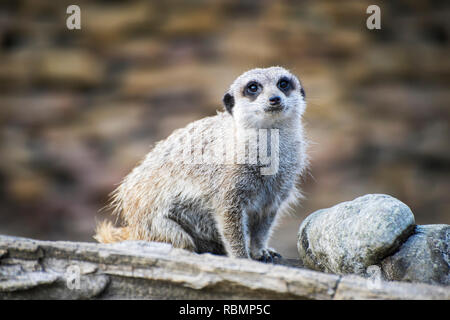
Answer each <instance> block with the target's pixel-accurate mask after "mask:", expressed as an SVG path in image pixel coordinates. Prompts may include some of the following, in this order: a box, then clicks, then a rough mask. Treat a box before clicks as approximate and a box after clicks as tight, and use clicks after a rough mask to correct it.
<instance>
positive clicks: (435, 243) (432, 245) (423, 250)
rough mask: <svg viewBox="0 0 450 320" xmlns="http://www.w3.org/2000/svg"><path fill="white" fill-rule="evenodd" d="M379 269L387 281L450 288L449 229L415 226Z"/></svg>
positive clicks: (440, 225) (433, 226)
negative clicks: (437, 285)
mask: <svg viewBox="0 0 450 320" xmlns="http://www.w3.org/2000/svg"><path fill="white" fill-rule="evenodd" d="M381 267H382V270H383V275H384V277H385V278H386V279H388V280H401V281H410V282H425V283H430V284H443V285H450V225H448V224H436V225H425V226H417V227H416V229H415V232H414V234H413V235H412V236H410V237H409V238H408V240H407V241H406V242H405V243H404V244H403V245H402V246H401V247H400V249H399V251H398V252H396V253H395V254H394V255H392V256H390V257H387V258H386V259H384V260H383V261H382V263H381Z"/></svg>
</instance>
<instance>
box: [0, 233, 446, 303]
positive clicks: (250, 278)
mask: <svg viewBox="0 0 450 320" xmlns="http://www.w3.org/2000/svg"><path fill="white" fill-rule="evenodd" d="M0 252H2V253H3V255H2V256H1V257H0V300H2V299H190V300H192V299H202V300H205V299H239V300H244V299H440V300H449V299H450V290H448V289H447V288H443V287H441V286H433V285H429V284H422V283H420V284H417V283H414V284H413V283H401V282H386V281H382V280H378V279H375V280H374V281H371V280H369V279H365V278H362V277H358V276H337V275H334V274H326V273H321V272H317V271H311V270H307V269H303V268H298V267H287V266H280V265H273V264H265V263H261V262H257V261H251V260H248V259H232V258H227V257H223V256H214V255H211V254H195V253H192V252H189V251H186V250H181V249H175V248H172V247H171V246H170V245H166V244H161V243H152V242H131V241H127V242H123V243H119V244H99V243H83V242H62V241H38V240H32V239H25V238H17V237H9V236H2V235H0ZM291 262H292V265H298V264H299V261H297V262H295V263H294V261H290V263H291ZM375 271H376V272H375V273H378V271H377V270H375ZM380 272H381V271H380ZM74 275H76V277H75V278H74V277H73V276H74ZM375 278H376V277H375ZM74 279H78V280H79V282H78V281H77V280H75V281H74ZM78 285H79V286H78Z"/></svg>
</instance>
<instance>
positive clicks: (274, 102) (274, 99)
mask: <svg viewBox="0 0 450 320" xmlns="http://www.w3.org/2000/svg"><path fill="white" fill-rule="evenodd" d="M269 101H270V105H271V106H276V105H278V104H280V102H281V98H280V97H279V96H272V97H270V98H269Z"/></svg>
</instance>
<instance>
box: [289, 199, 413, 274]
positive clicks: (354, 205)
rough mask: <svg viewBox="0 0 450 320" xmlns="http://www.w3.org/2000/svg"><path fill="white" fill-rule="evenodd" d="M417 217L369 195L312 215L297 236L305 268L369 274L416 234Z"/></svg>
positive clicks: (399, 205) (400, 204) (405, 208)
mask: <svg viewBox="0 0 450 320" xmlns="http://www.w3.org/2000/svg"><path fill="white" fill-rule="evenodd" d="M414 226H415V225H414V216H413V214H412V212H411V210H410V209H409V208H408V206H407V205H405V204H404V203H403V202H401V201H399V200H397V199H395V198H393V197H391V196H388V195H382V194H369V195H365V196H362V197H359V198H357V199H355V200H353V201H348V202H343V203H340V204H338V205H336V206H334V207H331V208H328V209H322V210H319V211H316V212H314V213H313V214H311V215H309V216H308V217H307V218H306V219H305V220H304V221H303V223H302V224H301V226H300V230H299V233H298V242H297V246H298V250H299V254H300V259H301V260H302V261H303V264H304V266H305V267H307V268H310V269H313V270H319V271H325V272H330V273H337V274H351V273H355V274H360V275H365V274H366V268H367V267H368V266H370V265H376V264H379V263H380V262H381V260H382V259H383V258H385V257H387V256H388V255H389V254H391V253H393V252H394V251H395V250H397V249H398V248H399V246H400V245H401V244H402V242H403V241H404V240H405V239H406V238H407V237H408V236H409V235H410V234H411V233H412V232H413V229H414Z"/></svg>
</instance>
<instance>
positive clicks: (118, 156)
mask: <svg viewBox="0 0 450 320" xmlns="http://www.w3.org/2000/svg"><path fill="white" fill-rule="evenodd" d="M69 4H78V5H79V6H80V7H81V27H82V29H81V30H68V29H67V28H66V18H67V17H68V15H67V14H66V8H67V6H68V5H69ZM369 4H378V5H379V6H380V7H381V27H382V29H381V30H373V31H371V30H368V29H367V28H366V25H365V24H366V18H367V17H368V15H367V14H366V13H365V12H366V8H367V6H368V5H369ZM449 21H450V6H449V2H448V1H396V2H395V3H392V2H387V1H365V0H362V1H361V0H352V1H332V0H330V1H313V0H310V1H277V2H275V1H267V0H266V1H264V0H263V1H260V0H245V1H234V0H230V1H228V0H221V1H206V0H195V1H179V0H169V1H145V0H135V1H81V0H80V1H70V2H69V1H54V0H38V1H32V0H28V1H23V0H22V1H21V0H3V1H2V2H1V3H0V233H4V234H14V235H19V236H28V237H35V238H40V239H67V240H92V238H91V236H92V234H93V229H94V224H95V216H96V213H97V211H98V210H99V209H100V208H101V207H103V206H104V205H105V204H106V201H107V195H108V193H109V192H111V191H112V190H113V189H114V187H115V185H116V184H118V183H119V182H120V180H121V179H122V178H123V177H124V176H125V175H126V174H127V173H128V172H129V171H130V169H131V168H133V166H134V165H135V164H136V163H137V162H138V161H139V160H140V159H142V157H143V156H144V155H145V154H146V153H147V152H148V151H149V150H150V148H151V145H153V144H154V143H155V142H156V141H158V140H159V139H162V138H164V137H166V136H167V135H168V134H170V132H172V131H173V130H174V129H176V128H178V127H181V126H184V125H186V124H187V123H189V122H191V121H192V120H195V119H198V118H201V117H203V116H207V115H213V114H214V113H215V112H216V110H218V109H221V108H222V106H221V98H222V95H223V93H224V92H225V90H226V89H227V87H228V85H229V84H230V82H231V81H232V80H233V79H234V78H235V77H236V76H238V75H239V74H240V73H242V72H243V71H245V70H247V69H250V68H252V67H256V66H270V65H282V66H285V67H287V68H289V69H291V70H292V71H293V72H294V73H296V74H297V75H299V77H300V78H301V80H302V82H303V84H304V86H305V88H306V94H307V100H308V110H307V113H306V115H305V122H306V126H307V132H308V136H309V137H310V139H311V141H312V143H311V147H310V154H311V163H312V165H311V168H310V175H308V176H307V177H305V179H304V182H303V186H304V187H303V189H304V193H305V196H306V200H305V201H304V202H303V203H302V205H301V206H300V207H298V208H296V209H295V210H293V213H292V215H291V216H289V217H287V218H286V219H284V222H283V223H282V224H281V225H280V227H279V228H278V231H276V232H275V234H274V240H273V246H274V247H275V248H277V249H279V250H280V251H281V252H282V253H284V254H286V255H287V256H291V257H295V256H296V249H295V243H296V241H295V237H296V231H297V229H298V226H299V224H300V222H301V221H302V220H303V218H304V217H305V216H306V215H307V214H309V213H311V212H312V211H314V210H317V209H319V208H323V207H328V206H331V205H334V204H335V203H337V202H341V201H345V200H351V199H353V198H355V197H357V196H360V195H362V194H365V193H388V194H390V195H392V196H395V197H397V198H399V199H400V200H402V201H403V202H405V203H407V204H408V205H409V206H410V207H411V209H412V210H413V212H414V213H415V216H416V220H417V222H418V223H421V224H425V223H450V200H449V190H450V180H449V177H450V174H449V173H450V170H449V169H450V148H449V141H450V140H449V138H450V133H449V120H450V107H449V102H450V92H449V81H450V60H449V53H450V51H449V34H450V27H449ZM97 218H98V217H97Z"/></svg>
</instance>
